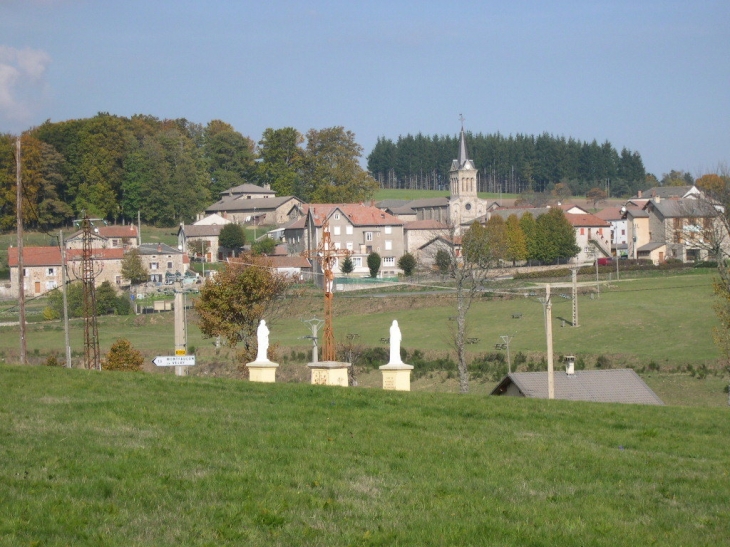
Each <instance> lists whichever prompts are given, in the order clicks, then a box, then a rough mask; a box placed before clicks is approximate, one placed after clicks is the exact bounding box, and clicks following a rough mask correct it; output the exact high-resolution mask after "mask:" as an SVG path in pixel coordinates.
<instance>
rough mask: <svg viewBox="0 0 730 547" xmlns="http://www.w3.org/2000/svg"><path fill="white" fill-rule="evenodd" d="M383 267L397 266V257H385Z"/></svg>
mask: <svg viewBox="0 0 730 547" xmlns="http://www.w3.org/2000/svg"><path fill="white" fill-rule="evenodd" d="M383 266H395V257H394V256H384V257H383Z"/></svg>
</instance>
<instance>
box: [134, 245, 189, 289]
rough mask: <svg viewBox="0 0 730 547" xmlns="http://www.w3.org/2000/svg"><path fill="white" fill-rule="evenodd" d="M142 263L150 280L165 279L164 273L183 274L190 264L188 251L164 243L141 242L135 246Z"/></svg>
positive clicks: (158, 280)
mask: <svg viewBox="0 0 730 547" xmlns="http://www.w3.org/2000/svg"><path fill="white" fill-rule="evenodd" d="M137 251H138V252H139V257H140V259H141V260H142V264H143V265H144V267H145V268H147V272H148V274H149V277H148V279H149V280H150V281H152V282H156V283H161V282H163V281H165V275H167V274H170V275H185V271H186V270H187V269H188V266H189V264H190V257H188V253H186V252H183V251H180V250H178V249H174V248H173V247H170V246H169V245H166V244H164V243H143V244H142V245H140V246H139V247H138V248H137Z"/></svg>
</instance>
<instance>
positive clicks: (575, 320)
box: [571, 268, 578, 327]
mask: <svg viewBox="0 0 730 547" xmlns="http://www.w3.org/2000/svg"><path fill="white" fill-rule="evenodd" d="M571 272H572V274H573V326H574V327H577V326H578V268H572V270H571Z"/></svg>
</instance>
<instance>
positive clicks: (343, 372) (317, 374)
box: [307, 361, 352, 387]
mask: <svg viewBox="0 0 730 547" xmlns="http://www.w3.org/2000/svg"><path fill="white" fill-rule="evenodd" d="M307 366H308V367H309V368H310V370H311V371H312V384H314V385H320V386H342V387H347V386H348V385H349V383H348V381H347V369H348V368H350V367H351V366H352V365H351V364H350V363H344V362H342V361H319V362H318V363H309V364H307Z"/></svg>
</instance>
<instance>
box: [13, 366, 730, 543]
mask: <svg viewBox="0 0 730 547" xmlns="http://www.w3.org/2000/svg"><path fill="white" fill-rule="evenodd" d="M0 385H1V386H2V394H3V396H2V398H0V416H1V419H0V439H2V442H0V454H1V457H2V461H3V466H2V468H0V514H2V515H3V517H2V519H0V545H2V546H19V545H38V546H46V547H55V546H66V545H74V546H85V545H89V546H91V545H94V546H97V545H105V546H110V547H113V546H124V547H129V546H137V545H139V546H142V545H145V546H146V545H155V546H158V547H162V546H167V545H170V546H172V545H175V546H177V545H186V546H213V545H215V546H220V545H252V546H257V545H267V546H278V545H281V546H294V545H311V546H331V545H349V546H375V545H382V546H386V545H387V546H391V545H400V546H407V545H413V546H430V545H433V546H447V545H449V546H450V545H459V546H465V545H504V546H508V545H515V546H523V545H534V546H541V545H544V546H553V545H564V546H572V545H575V546H579V545H580V546H582V545H595V546H611V547H613V546H615V545H632V546H636V545H662V546H674V545H677V546H679V545H693V546H703V545H708V546H709V545H713V546H714V545H723V544H726V543H727V508H728V504H730V477H729V476H728V469H730V456H729V455H728V451H727V438H728V436H730V421H728V420H727V416H726V414H727V410H726V409H707V408H702V409H698V408H680V407H645V406H639V405H611V404H601V405H596V404H590V403H576V402H567V401H544V400H526V399H513V398H496V397H494V398H493V397H488V398H485V397H479V396H475V395H466V396H459V395H454V394H435V393H400V392H385V391H382V390H375V389H347V388H330V387H323V386H311V385H306V384H278V383H277V384H254V383H249V382H242V381H230V380H223V379H219V378H193V377H187V378H179V377H175V376H172V375H149V374H134V373H110V372H93V371H84V370H67V369H62V368H49V367H19V366H8V365H0Z"/></svg>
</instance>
